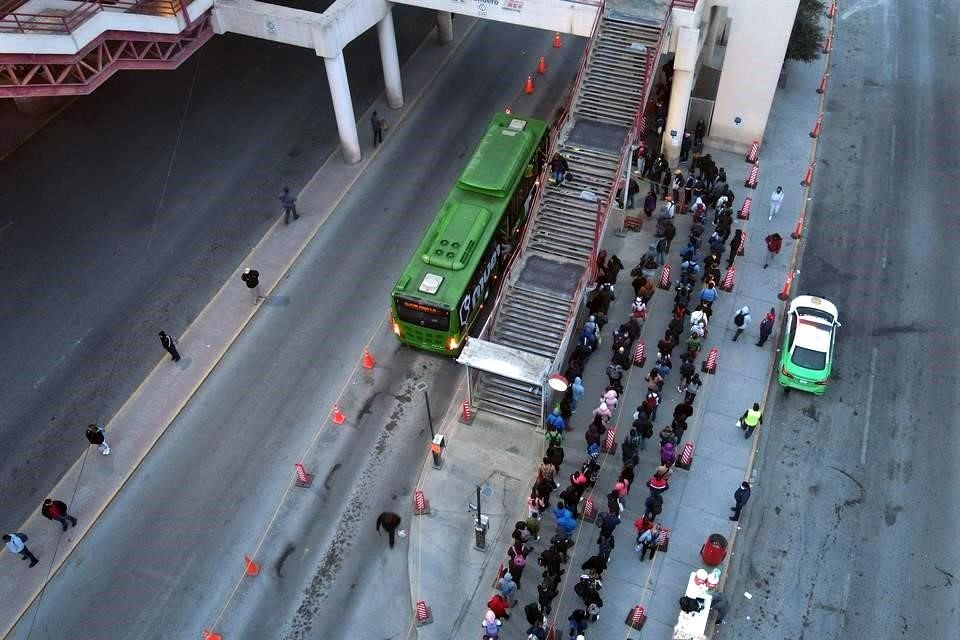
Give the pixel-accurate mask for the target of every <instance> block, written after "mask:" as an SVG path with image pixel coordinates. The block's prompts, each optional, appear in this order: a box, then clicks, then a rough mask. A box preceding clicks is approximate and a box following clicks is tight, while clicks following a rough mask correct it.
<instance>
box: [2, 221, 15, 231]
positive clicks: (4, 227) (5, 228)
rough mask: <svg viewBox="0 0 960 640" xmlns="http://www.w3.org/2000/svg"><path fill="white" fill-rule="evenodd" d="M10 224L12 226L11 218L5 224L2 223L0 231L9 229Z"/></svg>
mask: <svg viewBox="0 0 960 640" xmlns="http://www.w3.org/2000/svg"><path fill="white" fill-rule="evenodd" d="M11 226H13V220H11V221H10V222H8V223H7V224H5V225H3V226H2V227H0V233H3V232H4V231H6V230H7V229H9V228H10V227H11Z"/></svg>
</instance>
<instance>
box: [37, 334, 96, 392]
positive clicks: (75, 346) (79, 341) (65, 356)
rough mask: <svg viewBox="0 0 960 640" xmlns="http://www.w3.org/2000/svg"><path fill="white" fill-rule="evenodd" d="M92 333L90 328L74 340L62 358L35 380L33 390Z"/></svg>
mask: <svg viewBox="0 0 960 640" xmlns="http://www.w3.org/2000/svg"><path fill="white" fill-rule="evenodd" d="M92 331H93V327H90V328H89V329H87V331H86V333H84V334H83V335H82V336H80V337H79V338H78V339H76V340H74V341H73V346H72V347H70V349H69V350H68V351H67V352H66V353H65V354H63V355H62V356H60V357H59V358H58V359H57V361H56V362H54V363H53V366H52V367H50V369H49V370H48V371H47V372H46V373H45V374H43V375H42V376H40V377H39V378H38V379H37V381H36V382H34V383H33V388H34V389H37V388H39V387H40V385H42V384H43V383H44V381H45V380H46V379H47V376H49V375H50V373H51V372H52V371H53V370H54V369H56V368H57V367H59V366H60V365H61V364H63V361H64V360H66V359H67V356H69V355H70V352H71V351H73V350H74V349H76V348H77V347H78V346H80V343H81V342H83V341H84V340H85V339H86V338H87V336H88V335H90V333H91V332H92Z"/></svg>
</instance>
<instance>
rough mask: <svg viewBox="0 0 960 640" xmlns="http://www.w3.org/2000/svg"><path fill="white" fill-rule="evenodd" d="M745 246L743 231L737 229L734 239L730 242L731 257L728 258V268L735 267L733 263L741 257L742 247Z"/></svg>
mask: <svg viewBox="0 0 960 640" xmlns="http://www.w3.org/2000/svg"><path fill="white" fill-rule="evenodd" d="M742 244H743V231H741V230H740V229H737V230H736V231H734V232H733V238H732V239H731V240H730V256H729V257H728V258H727V268H728V269H729V268H730V267H732V266H733V261H734V260H736V259H737V256H738V255H740V245H742Z"/></svg>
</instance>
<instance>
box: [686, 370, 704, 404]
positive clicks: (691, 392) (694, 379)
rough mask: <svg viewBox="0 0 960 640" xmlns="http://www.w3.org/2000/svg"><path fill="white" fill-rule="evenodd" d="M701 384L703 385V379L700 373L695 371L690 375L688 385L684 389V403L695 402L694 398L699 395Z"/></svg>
mask: <svg viewBox="0 0 960 640" xmlns="http://www.w3.org/2000/svg"><path fill="white" fill-rule="evenodd" d="M701 386H703V379H702V378H701V377H700V374H699V373H697V372H694V373H693V375H692V376H691V377H690V380H689V382H687V386H686V387H685V388H684V390H683V402H684V404H687V405H690V404H693V400H694V398H696V397H697V393H698V392H699V391H700V387H701Z"/></svg>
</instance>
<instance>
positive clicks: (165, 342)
mask: <svg viewBox="0 0 960 640" xmlns="http://www.w3.org/2000/svg"><path fill="white" fill-rule="evenodd" d="M158 335H159V336H160V346H162V347H163V348H164V349H165V350H166V352H167V353H169V354H170V358H171V359H172V360H173V361H174V362H179V361H180V352H179V351H177V341H176V340H174V339H173V336H168V335H167V333H166V331H161V332H160V333H159V334H158Z"/></svg>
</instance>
